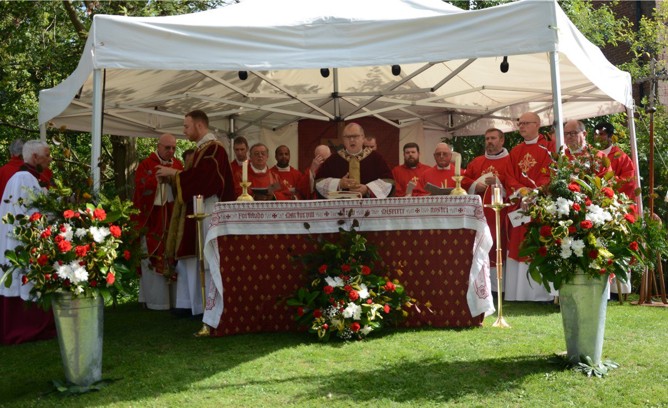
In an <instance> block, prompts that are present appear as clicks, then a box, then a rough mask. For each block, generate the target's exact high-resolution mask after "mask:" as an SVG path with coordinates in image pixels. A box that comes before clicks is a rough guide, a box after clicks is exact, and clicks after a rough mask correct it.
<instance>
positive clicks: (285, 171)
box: [276, 165, 290, 173]
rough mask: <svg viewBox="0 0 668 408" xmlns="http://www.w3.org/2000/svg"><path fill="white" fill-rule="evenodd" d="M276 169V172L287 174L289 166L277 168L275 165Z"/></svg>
mask: <svg viewBox="0 0 668 408" xmlns="http://www.w3.org/2000/svg"><path fill="white" fill-rule="evenodd" d="M276 168H277V169H278V171H282V172H284V173H288V172H289V171H290V165H288V166H287V167H278V165H276Z"/></svg>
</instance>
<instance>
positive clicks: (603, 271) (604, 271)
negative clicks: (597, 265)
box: [598, 268, 607, 275]
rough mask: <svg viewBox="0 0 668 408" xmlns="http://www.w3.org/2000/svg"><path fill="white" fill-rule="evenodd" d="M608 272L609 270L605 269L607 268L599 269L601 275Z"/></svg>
mask: <svg viewBox="0 0 668 408" xmlns="http://www.w3.org/2000/svg"><path fill="white" fill-rule="evenodd" d="M606 272H607V271H606V270H605V268H601V270H600V271H598V273H600V274H601V275H605V273H606Z"/></svg>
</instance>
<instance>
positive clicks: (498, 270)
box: [485, 202, 510, 328]
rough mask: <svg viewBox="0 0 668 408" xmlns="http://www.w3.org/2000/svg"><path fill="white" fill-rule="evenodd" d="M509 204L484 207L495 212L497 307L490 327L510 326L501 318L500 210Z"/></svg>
mask: <svg viewBox="0 0 668 408" xmlns="http://www.w3.org/2000/svg"><path fill="white" fill-rule="evenodd" d="M509 205H510V204H504V203H500V202H497V203H494V204H485V207H487V208H492V209H493V210H494V213H495V214H496V290H497V309H498V315H497V318H496V321H495V322H494V324H492V327H503V328H510V325H509V324H508V323H507V322H506V319H504V318H503V303H502V302H501V298H502V297H503V255H502V250H501V210H502V209H504V208H505V207H507V206H509Z"/></svg>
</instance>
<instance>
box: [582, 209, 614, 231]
mask: <svg viewBox="0 0 668 408" xmlns="http://www.w3.org/2000/svg"><path fill="white" fill-rule="evenodd" d="M585 219H587V220H589V221H591V222H592V223H593V224H594V225H596V226H601V225H603V224H605V223H606V222H608V221H612V215H610V213H609V212H608V211H606V210H604V209H603V208H601V207H599V206H598V205H596V204H592V205H590V206H589V207H587V215H585Z"/></svg>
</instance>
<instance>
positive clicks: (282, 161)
mask: <svg viewBox="0 0 668 408" xmlns="http://www.w3.org/2000/svg"><path fill="white" fill-rule="evenodd" d="M275 158H276V165H275V166H274V167H272V168H271V173H272V174H273V175H274V177H276V178H277V179H278V181H279V182H280V183H281V190H280V191H278V192H276V194H275V195H276V199H277V200H301V199H302V197H301V195H300V194H299V192H298V190H297V185H298V184H299V181H300V180H301V178H302V172H301V171H299V170H297V169H295V168H294V167H292V166H290V149H289V148H288V147H287V146H285V145H281V146H278V147H277V148H276V151H275Z"/></svg>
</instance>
